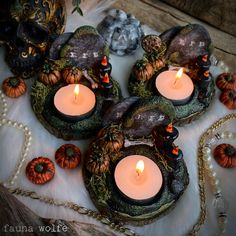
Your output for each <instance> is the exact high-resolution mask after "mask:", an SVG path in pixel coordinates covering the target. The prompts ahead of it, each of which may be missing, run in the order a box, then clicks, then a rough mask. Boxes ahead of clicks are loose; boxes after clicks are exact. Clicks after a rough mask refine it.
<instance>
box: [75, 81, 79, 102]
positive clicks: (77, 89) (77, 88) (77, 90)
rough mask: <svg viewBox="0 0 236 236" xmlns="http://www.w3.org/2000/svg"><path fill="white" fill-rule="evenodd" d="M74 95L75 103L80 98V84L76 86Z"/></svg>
mask: <svg viewBox="0 0 236 236" xmlns="http://www.w3.org/2000/svg"><path fill="white" fill-rule="evenodd" d="M74 94H75V102H77V99H78V96H79V85H78V84H76V85H75V89H74Z"/></svg>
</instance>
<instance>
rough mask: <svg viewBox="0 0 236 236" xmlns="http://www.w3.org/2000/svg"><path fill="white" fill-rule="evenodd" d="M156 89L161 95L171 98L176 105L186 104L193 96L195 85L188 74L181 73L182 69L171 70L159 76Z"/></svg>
mask: <svg viewBox="0 0 236 236" xmlns="http://www.w3.org/2000/svg"><path fill="white" fill-rule="evenodd" d="M178 73H179V74H180V75H178ZM156 89H157V91H158V92H159V93H160V95H162V96H163V97H165V98H167V99H169V100H171V101H172V102H173V104H174V105H184V104H186V103H187V102H188V101H189V99H190V98H191V95H192V93H193V90H194V85H193V82H192V80H191V78H190V77H189V76H188V75H186V74H183V73H182V74H181V71H178V72H176V71H170V70H169V71H164V72H162V73H160V74H159V75H158V76H157V78H156Z"/></svg>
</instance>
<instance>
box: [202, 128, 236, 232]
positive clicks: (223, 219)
mask: <svg viewBox="0 0 236 236" xmlns="http://www.w3.org/2000/svg"><path fill="white" fill-rule="evenodd" d="M233 138H236V133H231V132H228V131H225V132H223V133H216V134H215V135H214V136H213V137H211V138H209V139H208V141H207V142H206V144H205V147H204V148H203V160H204V166H205V170H206V172H207V174H208V176H209V179H210V184H211V186H212V190H213V193H214V196H215V198H214V200H213V206H214V207H215V209H216V213H217V217H218V224H219V229H220V234H221V235H222V234H224V233H225V227H226V224H227V203H226V201H225V200H224V198H223V195H222V190H221V188H220V181H219V179H218V178H217V176H216V172H215V170H214V167H213V164H212V146H213V145H214V144H216V142H218V141H219V140H220V139H233Z"/></svg>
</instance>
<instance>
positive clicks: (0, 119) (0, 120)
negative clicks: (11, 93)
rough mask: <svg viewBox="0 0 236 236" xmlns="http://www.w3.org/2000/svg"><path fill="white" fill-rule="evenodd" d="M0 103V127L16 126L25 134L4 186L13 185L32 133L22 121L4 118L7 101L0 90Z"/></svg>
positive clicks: (26, 155) (25, 155)
mask: <svg viewBox="0 0 236 236" xmlns="http://www.w3.org/2000/svg"><path fill="white" fill-rule="evenodd" d="M0 105H1V107H2V111H1V112H0V127H1V126H4V125H5V126H11V127H14V128H17V129H18V130H21V131H23V132H24V135H25V140H24V144H23V146H22V148H21V154H20V158H19V161H18V162H17V165H16V167H15V170H14V172H13V173H12V175H11V176H10V177H9V178H8V179H7V181H6V182H5V183H4V186H8V187H10V186H12V185H14V183H15V181H16V179H17V177H18V175H19V173H20V170H21V168H22V166H23V164H24V162H25V160H26V159H27V157H28V153H29V148H30V146H31V141H32V134H31V131H30V129H29V128H28V127H27V126H26V125H24V124H23V123H18V122H16V121H12V120H9V119H7V118H6V116H7V110H8V109H7V102H6V98H5V95H4V94H3V92H2V91H1V90H0Z"/></svg>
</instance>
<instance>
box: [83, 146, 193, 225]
mask: <svg viewBox="0 0 236 236" xmlns="http://www.w3.org/2000/svg"><path fill="white" fill-rule="evenodd" d="M121 154H122V155H121V158H123V157H125V156H128V155H134V154H139V155H144V156H147V157H149V158H150V159H152V160H153V161H154V162H155V163H156V164H157V165H158V166H159V168H160V170H161V172H162V176H163V186H162V188H161V190H160V192H159V193H158V194H157V196H155V197H154V199H153V200H152V201H151V202H149V203H144V204H140V203H134V202H132V201H129V200H127V199H126V198H125V197H124V196H123V195H122V194H121V193H120V192H119V190H118V189H117V187H116V185H115V182H114V177H113V175H114V169H115V166H116V164H117V163H118V162H119V160H116V162H112V161H111V164H110V171H109V172H107V173H105V176H106V178H104V176H103V177H102V176H101V178H97V177H96V178H94V176H93V175H92V174H91V173H89V172H88V171H87V170H86V168H84V169H83V175H84V181H85V185H86V187H87V189H88V191H89V194H90V196H91V199H92V200H93V202H94V204H95V205H96V207H97V208H98V209H99V211H101V212H103V213H104V214H107V215H108V216H109V217H112V219H113V220H115V221H117V222H119V221H122V222H125V223H127V222H129V223H132V224H135V225H143V224H146V223H149V222H151V221H153V220H154V219H157V218H158V217H160V216H163V215H164V214H166V213H167V212H168V211H169V210H171V209H172V208H173V207H174V206H175V203H176V202H177V200H178V199H179V197H180V196H181V195H182V194H183V192H184V190H185V188H186V187H187V185H188V183H189V176H188V172H187V168H186V165H185V162H184V160H183V159H182V160H180V161H173V160H168V159H165V157H163V158H162V159H160V156H158V155H156V150H155V148H154V147H150V146H147V145H135V146H130V147H127V148H123V149H122V150H121ZM159 155H160V154H159ZM111 159H112V158H111ZM163 159H164V160H165V164H167V165H170V166H171V168H166V166H164V165H163ZM170 162H171V163H170ZM91 180H92V181H94V180H96V181H102V182H103V183H96V185H97V186H106V191H105V192H104V193H102V192H101V191H97V190H96V189H94V188H92V187H91ZM173 180H178V181H181V184H182V185H183V189H182V190H181V191H180V192H178V193H174V192H173V190H172V189H171V183H172V181H173ZM107 193H110V195H107ZM107 196H109V197H108V198H107Z"/></svg>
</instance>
